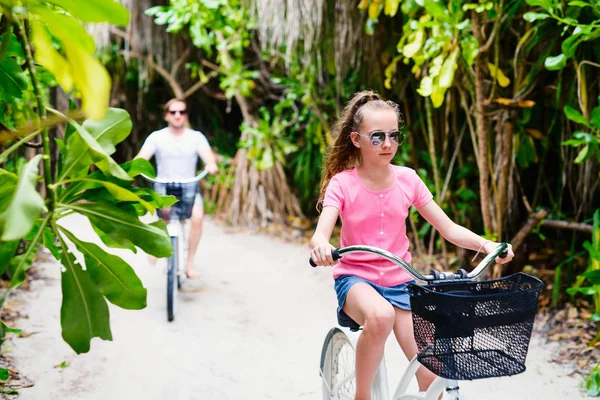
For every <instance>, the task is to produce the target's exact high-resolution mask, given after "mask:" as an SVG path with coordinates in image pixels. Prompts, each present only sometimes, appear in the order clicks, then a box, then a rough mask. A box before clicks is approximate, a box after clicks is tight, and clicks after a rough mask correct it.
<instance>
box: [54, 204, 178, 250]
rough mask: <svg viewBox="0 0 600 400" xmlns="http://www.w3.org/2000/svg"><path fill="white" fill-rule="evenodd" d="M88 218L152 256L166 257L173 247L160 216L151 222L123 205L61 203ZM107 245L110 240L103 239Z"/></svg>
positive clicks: (104, 230)
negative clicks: (141, 219) (146, 222)
mask: <svg viewBox="0 0 600 400" xmlns="http://www.w3.org/2000/svg"><path fill="white" fill-rule="evenodd" d="M63 206H65V207H67V208H70V209H72V210H74V211H77V212H79V213H81V214H83V215H85V216H86V217H88V218H89V220H90V222H91V223H92V225H94V226H95V227H96V228H97V229H99V230H101V231H103V232H104V233H105V234H106V235H108V236H109V237H110V238H111V239H112V240H113V241H116V242H117V243H120V244H121V245H124V246H125V245H126V246H129V245H135V246H137V247H139V248H141V249H142V250H144V251H145V252H146V253H148V254H151V255H153V256H155V257H159V258H161V257H169V256H170V255H171V253H172V251H173V249H172V247H171V238H170V237H169V235H168V233H167V230H166V226H165V224H164V222H163V221H162V220H158V221H156V222H154V223H152V224H145V223H143V222H141V221H140V220H139V218H138V216H137V215H135V214H132V213H131V212H128V211H127V209H126V208H123V207H117V206H115V205H114V204H110V203H90V204H85V203H82V204H70V205H63ZM105 244H106V245H107V246H110V243H105Z"/></svg>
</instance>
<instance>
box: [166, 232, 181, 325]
mask: <svg viewBox="0 0 600 400" xmlns="http://www.w3.org/2000/svg"><path fill="white" fill-rule="evenodd" d="M171 245H172V246H173V254H172V255H171V257H170V258H169V263H168V266H167V320H168V321H169V322H171V321H173V319H175V292H176V290H177V289H176V286H177V277H176V274H177V271H178V269H179V268H178V267H179V266H178V265H177V264H178V262H179V259H178V254H177V253H178V252H177V245H178V241H177V238H176V237H173V236H171Z"/></svg>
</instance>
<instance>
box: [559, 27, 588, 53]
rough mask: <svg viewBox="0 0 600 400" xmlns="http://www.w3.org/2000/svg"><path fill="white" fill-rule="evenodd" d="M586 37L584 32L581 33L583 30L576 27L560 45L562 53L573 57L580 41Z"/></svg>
mask: <svg viewBox="0 0 600 400" xmlns="http://www.w3.org/2000/svg"><path fill="white" fill-rule="evenodd" d="M585 38H586V36H585V35H584V34H583V33H581V30H580V29H579V28H576V29H575V31H574V32H573V34H572V35H571V36H569V37H568V38H566V39H565V40H564V41H563V42H562V44H561V46H560V48H561V50H562V53H563V54H564V55H565V57H566V58H571V57H573V56H574V55H575V52H576V51H577V47H578V46H579V43H581V42H582V41H584V40H585Z"/></svg>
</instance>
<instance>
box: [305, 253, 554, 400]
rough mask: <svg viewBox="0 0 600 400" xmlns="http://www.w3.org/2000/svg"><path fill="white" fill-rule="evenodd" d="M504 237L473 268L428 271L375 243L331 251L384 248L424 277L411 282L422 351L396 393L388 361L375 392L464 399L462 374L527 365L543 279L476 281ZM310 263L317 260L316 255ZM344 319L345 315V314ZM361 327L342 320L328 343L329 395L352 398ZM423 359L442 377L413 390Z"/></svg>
mask: <svg viewBox="0 0 600 400" xmlns="http://www.w3.org/2000/svg"><path fill="white" fill-rule="evenodd" d="M507 247H508V246H507V245H506V243H502V244H500V245H499V246H498V247H497V248H496V249H495V250H494V251H493V252H491V253H489V254H488V255H487V256H486V257H485V258H484V259H483V260H482V261H481V262H480V263H479V265H478V266H477V267H476V268H475V269H474V270H473V271H471V272H470V273H467V272H466V271H465V270H463V269H461V270H459V271H458V272H457V273H453V272H441V273H440V272H438V271H433V272H432V273H431V274H430V275H422V274H421V273H420V272H419V271H417V270H416V269H415V268H413V267H412V266H411V265H410V264H408V263H407V262H406V261H404V260H403V259H401V258H400V257H398V256H396V255H395V254H392V253H390V252H388V251H386V250H383V249H379V248H377V247H371V246H348V247H345V248H340V249H336V250H334V251H332V256H333V258H334V259H336V260H337V259H340V258H341V257H343V256H344V255H345V254H348V253H353V252H369V253H374V254H377V255H380V256H382V257H384V258H387V259H388V260H390V261H392V262H394V263H395V264H397V265H398V266H400V267H402V268H404V270H406V272H408V273H409V274H410V275H412V276H413V277H414V278H415V279H416V280H418V281H422V282H425V283H426V284H425V285H418V284H412V285H410V286H409V293H410V296H411V299H410V303H411V309H412V310H411V311H412V316H413V325H414V326H413V328H414V335H415V340H416V342H417V347H418V353H417V355H415V357H414V358H413V359H412V360H411V361H410V364H409V365H408V367H407V368H406V370H405V372H404V374H403V375H402V377H401V379H400V382H399V383H398V385H397V387H396V390H395V391H394V395H393V396H392V397H390V395H389V387H388V381H387V370H386V366H385V361H384V360H382V361H381V364H380V366H379V368H378V370H377V372H376V375H375V379H374V381H373V385H372V387H371V399H372V400H390V399H392V400H419V399H420V400H435V399H438V398H439V396H440V395H441V394H442V393H444V391H445V392H446V394H445V397H444V398H445V399H451V400H463V399H464V396H463V395H461V394H460V393H459V385H458V381H460V380H474V379H483V378H491V377H500V376H511V375H516V374H519V373H521V372H523V371H525V358H526V356H527V350H528V347H529V341H530V339H531V331H532V329H533V322H534V319H535V315H536V313H537V308H538V297H539V294H540V290H541V289H542V282H541V281H540V280H539V279H537V278H534V277H532V276H529V275H526V274H524V273H517V274H514V275H511V276H508V277H505V278H502V279H497V280H490V281H474V279H475V278H477V277H478V276H479V275H481V274H482V273H483V271H484V270H485V269H486V268H487V267H488V266H489V265H490V264H492V262H493V261H494V259H495V258H496V257H498V256H502V253H503V252H505V251H506V249H507ZM310 263H311V265H313V266H315V264H314V263H313V262H312V259H311V260H310ZM339 322H341V321H339ZM360 329H361V328H360V327H359V326H358V325H357V324H356V325H353V326H342V325H339V326H336V327H334V328H332V329H331V330H330V331H329V332H328V334H327V336H326V337H325V341H324V343H323V348H322V352H321V362H320V374H321V376H322V378H323V399H328V400H352V399H354V394H355V384H354V379H355V365H354V362H355V361H354V356H355V348H356V343H357V340H358V337H359V335H360ZM421 365H424V366H425V367H426V368H428V369H429V370H431V371H432V372H433V373H435V374H436V375H437V376H438V377H437V378H436V379H435V380H434V382H433V383H432V384H431V385H430V387H429V389H428V390H427V392H416V393H409V392H408V388H409V385H410V382H411V381H412V379H413V378H414V377H415V374H416V372H417V370H418V369H419V367H420V366H421Z"/></svg>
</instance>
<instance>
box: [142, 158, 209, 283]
mask: <svg viewBox="0 0 600 400" xmlns="http://www.w3.org/2000/svg"><path fill="white" fill-rule="evenodd" d="M207 174H208V171H207V170H203V171H202V172H201V173H200V174H198V175H196V176H195V177H193V178H188V179H180V180H177V181H173V180H168V179H159V178H151V177H149V176H147V175H145V174H141V175H142V177H143V178H144V179H146V180H148V181H150V182H153V183H164V184H169V183H182V184H185V183H193V182H198V181H199V180H200V179H202V178H204V177H205V176H206V175H207ZM167 232H169V236H170V237H171V240H172V241H173V239H174V242H175V244H176V246H174V248H173V251H175V252H176V253H175V259H176V268H177V270H176V271H175V273H176V276H178V277H179V278H180V279H181V278H185V277H186V274H185V267H184V262H185V259H184V258H185V249H186V239H187V236H186V234H185V220H184V221H181V220H180V219H179V218H173V217H171V218H169V223H168V224H167Z"/></svg>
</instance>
